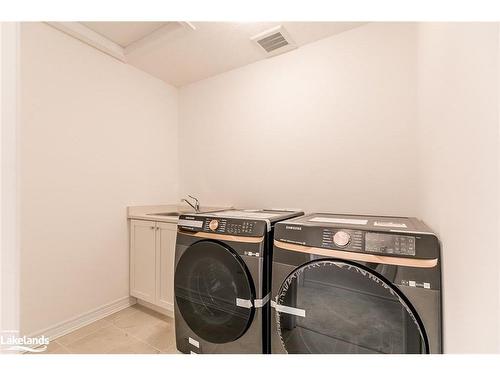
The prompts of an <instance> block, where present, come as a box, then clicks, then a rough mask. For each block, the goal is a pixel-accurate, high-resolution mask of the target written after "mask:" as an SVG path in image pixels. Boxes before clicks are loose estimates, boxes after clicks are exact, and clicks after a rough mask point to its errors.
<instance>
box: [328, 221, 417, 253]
mask: <svg viewBox="0 0 500 375" xmlns="http://www.w3.org/2000/svg"><path fill="white" fill-rule="evenodd" d="M321 247H327V248H331V249H345V250H354V251H366V252H367V253H378V254H396V255H410V256H415V237H413V236H405V235H399V234H387V233H380V232H365V231H360V230H352V229H336V228H323V236H322V246H321Z"/></svg>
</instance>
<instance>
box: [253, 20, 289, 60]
mask: <svg viewBox="0 0 500 375" xmlns="http://www.w3.org/2000/svg"><path fill="white" fill-rule="evenodd" d="M250 39H251V40H253V41H254V42H255V43H257V45H258V46H259V47H260V48H262V49H263V50H264V51H265V53H266V55H267V57H271V56H275V55H278V54H280V53H283V52H287V51H290V50H292V49H294V48H297V45H296V44H295V42H294V41H293V40H292V38H291V37H290V35H289V34H288V32H287V31H286V30H285V28H284V27H283V26H276V27H273V28H272V29H269V30H266V31H264V32H262V33H260V34H257V35H255V36H253V37H251V38H250Z"/></svg>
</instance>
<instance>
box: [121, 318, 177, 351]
mask: <svg viewBox="0 0 500 375" xmlns="http://www.w3.org/2000/svg"><path fill="white" fill-rule="evenodd" d="M158 320H160V321H161V319H158ZM112 324H113V325H114V326H115V327H116V328H118V329H120V330H122V331H123V332H124V333H125V334H126V335H128V336H130V337H133V338H134V339H136V340H137V341H140V342H142V343H143V344H146V345H148V346H150V347H152V348H153V349H155V350H158V351H159V352H160V353H162V354H168V353H164V352H163V351H162V350H161V349H160V348H157V347H156V346H154V345H153V344H150V343H148V342H146V341H144V340H142V339H140V338H139V337H137V336H135V335H133V334H131V333H129V332H127V331H125V329H123V328H121V327H118V326H117V325H115V324H114V323H113V322H112ZM169 347H170V346H169Z"/></svg>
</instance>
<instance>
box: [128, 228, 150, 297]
mask: <svg viewBox="0 0 500 375" xmlns="http://www.w3.org/2000/svg"><path fill="white" fill-rule="evenodd" d="M155 228H156V223H155V222H154V221H143V220H131V222H130V294H131V295H132V296H134V297H137V298H140V299H142V300H144V301H147V302H151V303H154V302H155V282H156V280H155V271H156V269H155V262H156V251H155V249H156V236H155V233H156V230H155Z"/></svg>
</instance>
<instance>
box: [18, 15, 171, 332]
mask: <svg viewBox="0 0 500 375" xmlns="http://www.w3.org/2000/svg"><path fill="white" fill-rule="evenodd" d="M21 42H22V45H21V53H22V66H21V69H22V92H23V93H22V107H23V108H22V129H21V132H22V149H21V163H22V164H21V204H22V207H21V235H22V238H21V246H22V251H21V253H22V254H21V262H22V275H21V293H22V295H21V328H22V332H23V333H26V334H29V333H32V332H34V331H38V330H42V329H45V328H47V327H49V326H51V325H53V324H57V323H61V322H63V321H65V320H67V319H71V318H74V317H76V316H78V315H80V314H82V313H86V312H88V311H90V310H93V309H95V308H98V307H100V306H102V305H104V304H107V303H110V302H113V301H115V300H117V299H119V298H121V297H126V296H128V294H129V290H128V287H129V279H128V234H127V221H126V209H125V208H126V206H127V205H132V204H157V203H160V202H165V203H170V202H172V201H175V200H176V199H177V196H178V192H177V90H176V89H175V88H173V87H172V86H169V85H167V84H165V83H163V82H161V81H160V80H158V79H156V78H153V77H151V76H149V75H147V74H145V73H143V72H141V71H139V70H137V69H135V68H133V67H130V66H127V65H125V64H123V63H121V62H119V61H117V60H115V59H113V58H111V57H109V56H107V55H105V54H103V53H101V52H99V51H97V50H95V49H93V48H91V47H89V46H87V45H85V44H83V43H81V42H79V41H77V40H75V39H73V38H71V37H69V36H67V35H65V34H63V33H61V32H60V31H57V30H55V29H53V28H51V27H50V26H47V25H45V24H41V23H24V24H23V26H22V40H21Z"/></svg>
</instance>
